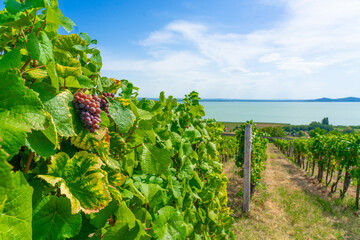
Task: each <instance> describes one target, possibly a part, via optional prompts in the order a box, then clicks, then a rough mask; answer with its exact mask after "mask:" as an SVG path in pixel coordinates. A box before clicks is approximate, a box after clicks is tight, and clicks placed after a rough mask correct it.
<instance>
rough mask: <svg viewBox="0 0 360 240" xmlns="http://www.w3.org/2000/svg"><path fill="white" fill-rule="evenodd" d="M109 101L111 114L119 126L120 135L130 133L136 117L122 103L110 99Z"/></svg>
mask: <svg viewBox="0 0 360 240" xmlns="http://www.w3.org/2000/svg"><path fill="white" fill-rule="evenodd" d="M108 100H109V114H110V117H111V118H112V119H113V120H114V122H115V123H116V125H117V129H118V130H119V132H120V133H125V132H127V131H129V129H130V127H131V126H132V125H133V123H134V122H135V116H134V114H133V112H132V111H131V110H130V109H128V108H125V107H124V106H123V105H122V104H121V103H119V102H117V101H115V100H113V99H111V98H108Z"/></svg>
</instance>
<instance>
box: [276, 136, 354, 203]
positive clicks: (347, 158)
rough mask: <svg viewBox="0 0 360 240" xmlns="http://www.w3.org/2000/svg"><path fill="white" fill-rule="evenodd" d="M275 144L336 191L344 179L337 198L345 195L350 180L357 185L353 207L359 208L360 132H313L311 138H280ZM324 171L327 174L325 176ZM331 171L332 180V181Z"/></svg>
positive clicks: (333, 191) (332, 190)
mask: <svg viewBox="0 0 360 240" xmlns="http://www.w3.org/2000/svg"><path fill="white" fill-rule="evenodd" d="M274 144H275V145H276V146H277V147H278V148H279V149H280V150H281V151H282V152H283V153H284V154H286V155H287V156H288V157H290V158H292V159H293V160H294V161H295V162H296V163H297V164H298V165H299V166H300V167H302V168H303V169H305V171H311V176H313V175H314V174H315V169H316V168H317V179H318V181H319V182H323V181H324V183H325V185H326V186H329V185H330V184H331V183H332V184H331V193H335V192H336V190H337V187H338V184H339V182H340V180H341V179H343V180H344V181H343V188H342V190H340V198H344V197H345V194H346V192H347V191H348V189H349V185H350V184H351V182H352V183H353V184H355V185H356V186H357V190H356V200H355V202H356V203H355V204H356V207H357V208H359V191H360V136H359V135H358V134H356V133H353V134H340V133H338V134H326V135H316V136H315V137H313V138H311V139H300V138H297V139H294V140H292V141H289V140H280V139H274ZM324 172H326V176H324ZM334 175H337V176H336V177H335V181H334V182H332V180H333V177H334Z"/></svg>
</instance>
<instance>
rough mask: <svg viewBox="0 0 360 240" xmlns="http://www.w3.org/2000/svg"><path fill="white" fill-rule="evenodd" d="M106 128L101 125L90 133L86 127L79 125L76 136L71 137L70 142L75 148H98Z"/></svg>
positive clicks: (101, 143)
mask: <svg viewBox="0 0 360 240" xmlns="http://www.w3.org/2000/svg"><path fill="white" fill-rule="evenodd" d="M107 132H108V130H107V128H106V127H101V128H100V129H98V130H96V131H95V133H91V132H90V131H89V130H88V129H85V128H84V127H83V126H80V129H78V131H77V136H76V137H72V138H71V144H73V145H74V146H75V147H77V148H81V149H84V150H88V149H95V150H96V149H98V148H100V147H101V146H102V145H103V142H102V141H103V139H104V137H105V136H106V134H107Z"/></svg>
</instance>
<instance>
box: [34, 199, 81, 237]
mask: <svg viewBox="0 0 360 240" xmlns="http://www.w3.org/2000/svg"><path fill="white" fill-rule="evenodd" d="M32 226H33V238H34V239H39V240H40V239H59V240H60V239H66V238H71V237H74V236H75V235H77V234H78V233H79V231H80V228H81V214H80V213H78V214H74V215H72V214H71V205H70V201H69V199H67V198H66V197H56V196H47V197H45V198H43V199H42V200H41V201H40V202H39V203H38V204H37V205H36V206H35V207H34V212H33V225H32Z"/></svg>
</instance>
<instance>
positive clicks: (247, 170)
mask: <svg viewBox="0 0 360 240" xmlns="http://www.w3.org/2000/svg"><path fill="white" fill-rule="evenodd" d="M251 135H252V129H251V125H246V126H245V141H244V144H245V146H244V195H243V205H242V210H243V212H249V211H250V195H251V192H250V191H251V190H250V182H251V178H250V176H251V142H252V139H251Z"/></svg>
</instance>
